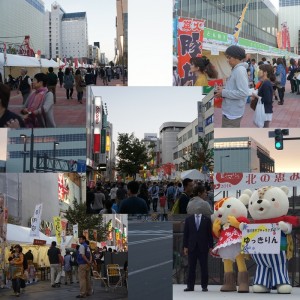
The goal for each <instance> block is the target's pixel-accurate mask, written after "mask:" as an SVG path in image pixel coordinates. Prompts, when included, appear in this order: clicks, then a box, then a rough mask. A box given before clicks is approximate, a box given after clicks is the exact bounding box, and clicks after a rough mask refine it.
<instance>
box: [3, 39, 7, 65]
mask: <svg viewBox="0 0 300 300" xmlns="http://www.w3.org/2000/svg"><path fill="white" fill-rule="evenodd" d="M3 55H4V66H6V62H7V56H6V43H4V49H3Z"/></svg>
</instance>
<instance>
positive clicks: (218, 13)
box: [176, 0, 278, 47]
mask: <svg viewBox="0 0 300 300" xmlns="http://www.w3.org/2000/svg"><path fill="white" fill-rule="evenodd" d="M247 2H248V1H247V0H226V1H224V0H178V6H177V10H176V11H177V14H178V16H181V17H187V18H196V19H204V20H205V27H207V28H211V29H215V30H218V31H222V32H225V33H233V29H234V27H235V25H236V23H237V20H238V18H239V17H240V15H241V13H242V11H243V8H244V7H245V5H246V3H247ZM277 31H278V12H277V10H276V9H275V7H274V6H273V4H272V3H271V2H269V1H268V0H266V1H261V0H254V1H250V3H249V7H248V10H247V12H246V15H245V19H244V22H243V27H242V30H241V32H240V37H242V38H245V39H249V40H252V41H256V42H259V43H263V44H267V45H269V46H274V47H276V46H277V43H276V34H277Z"/></svg>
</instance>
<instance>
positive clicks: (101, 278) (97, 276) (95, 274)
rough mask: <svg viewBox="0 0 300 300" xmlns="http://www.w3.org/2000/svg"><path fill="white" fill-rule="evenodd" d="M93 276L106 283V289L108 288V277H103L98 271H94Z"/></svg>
mask: <svg viewBox="0 0 300 300" xmlns="http://www.w3.org/2000/svg"><path fill="white" fill-rule="evenodd" d="M93 278H94V279H95V280H100V282H103V283H104V287H105V290H106V291H107V290H108V285H107V277H102V276H101V275H100V274H99V273H98V272H97V271H93Z"/></svg>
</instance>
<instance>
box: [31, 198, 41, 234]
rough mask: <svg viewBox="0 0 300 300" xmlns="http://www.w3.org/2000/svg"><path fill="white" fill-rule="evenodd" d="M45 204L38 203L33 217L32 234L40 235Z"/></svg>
mask: <svg viewBox="0 0 300 300" xmlns="http://www.w3.org/2000/svg"><path fill="white" fill-rule="evenodd" d="M42 208H43V204H42V203H41V204H37V205H36V206H35V210H34V213H33V217H32V218H31V230H30V236H35V237H39V235H40V224H41V216H42Z"/></svg>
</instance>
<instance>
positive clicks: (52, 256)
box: [47, 241, 62, 288]
mask: <svg viewBox="0 0 300 300" xmlns="http://www.w3.org/2000/svg"><path fill="white" fill-rule="evenodd" d="M47 255H48V258H49V262H50V277H51V286H52V287H53V288H55V287H60V276H61V271H62V257H61V252H60V250H59V249H58V248H56V242H55V241H53V242H52V243H51V247H50V248H49V250H48V252H47Z"/></svg>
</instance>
